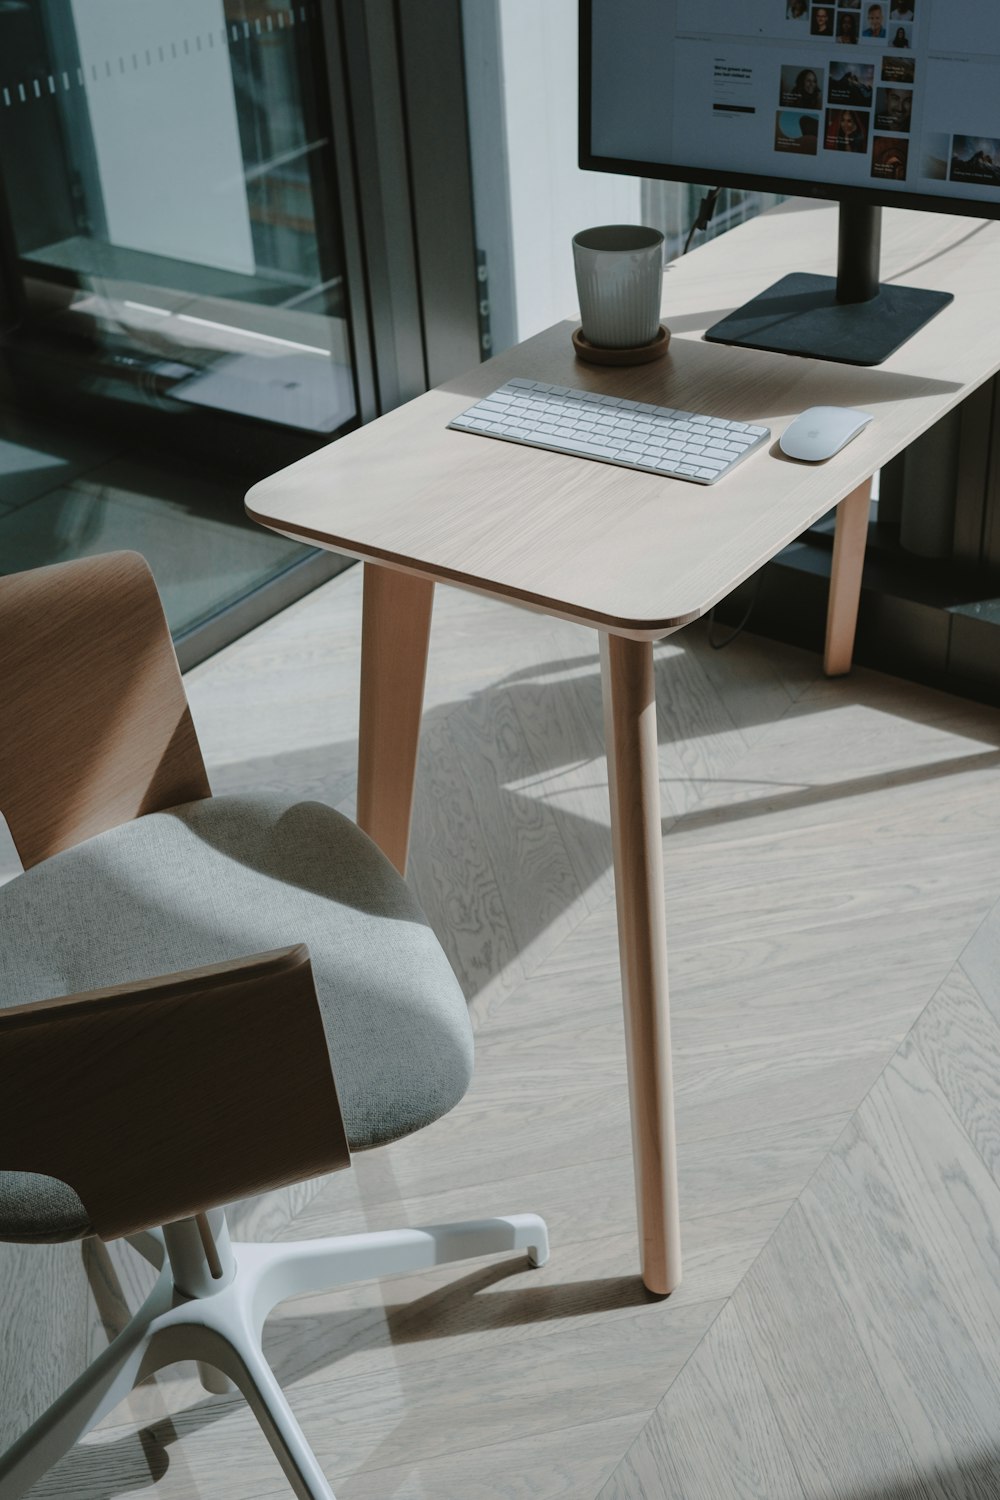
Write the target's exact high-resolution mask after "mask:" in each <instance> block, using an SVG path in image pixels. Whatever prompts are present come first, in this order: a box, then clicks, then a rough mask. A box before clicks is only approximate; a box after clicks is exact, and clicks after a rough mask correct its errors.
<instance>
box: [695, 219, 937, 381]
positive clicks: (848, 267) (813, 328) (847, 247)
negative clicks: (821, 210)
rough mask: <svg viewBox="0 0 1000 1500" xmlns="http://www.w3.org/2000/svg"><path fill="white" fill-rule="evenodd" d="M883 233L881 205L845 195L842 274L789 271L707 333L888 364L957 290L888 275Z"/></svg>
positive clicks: (751, 344)
mask: <svg viewBox="0 0 1000 1500" xmlns="http://www.w3.org/2000/svg"><path fill="white" fill-rule="evenodd" d="M881 240H882V210H881V208H876V207H873V206H872V205H871V204H868V203H860V204H859V203H854V202H843V203H841V205H840V226H839V232H838V238H837V275H836V279H834V277H832V276H813V275H811V274H810V273H808V272H805V271H796V272H794V273H793V274H792V275H791V276H783V277H782V279H781V280H780V281H776V282H775V284H774V286H771V287H768V289H767V291H766V292H761V294H760V296H759V297H754V299H753V301H752V302H747V303H745V304H744V306H743V307H739V308H737V309H736V311H735V312H734V313H730V314H729V316H728V317H727V318H723V319H722V321H721V322H720V323H716V324H714V325H713V326H712V327H711V328H710V329H709V330H708V332H707V333H706V334H705V337H706V338H707V339H710V340H711V341H712V342H713V343H716V344H741V345H742V346H743V347H744V348H747V349H771V350H774V351H775V352H776V353H778V354H805V355H808V356H809V357H810V358H811V359H830V360H837V361H839V362H840V363H841V364H846V365H880V364H881V363H882V361H883V360H885V359H888V358H889V355H890V354H892V353H893V352H894V350H896V349H898V348H899V346H900V344H905V342H906V340H907V339H908V338H910V337H911V336H912V335H913V334H914V333H916V331H917V329H918V328H922V327H923V326H924V324H925V323H927V322H929V321H930V319H931V318H933V317H934V315H935V313H939V312H940V311H941V309H942V307H947V305H948V303H949V302H952V301H953V300H954V298H953V297H952V294H951V293H950V292H925V291H921V290H919V289H918V288H916V287H909V286H893V285H892V284H891V283H890V282H881V283H880V282H879V279H878V268H879V252H880V249H881Z"/></svg>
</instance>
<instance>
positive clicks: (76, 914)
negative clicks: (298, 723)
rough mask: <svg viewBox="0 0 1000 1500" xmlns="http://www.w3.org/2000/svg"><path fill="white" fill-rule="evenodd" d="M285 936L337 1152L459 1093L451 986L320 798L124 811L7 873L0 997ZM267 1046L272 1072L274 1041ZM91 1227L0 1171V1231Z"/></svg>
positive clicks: (462, 1059)
mask: <svg viewBox="0 0 1000 1500" xmlns="http://www.w3.org/2000/svg"><path fill="white" fill-rule="evenodd" d="M292 943H305V944H307V946H308V948H309V951H310V954H311V956H312V964H313V972H314V975H315V979H316V988H317V992H318V994H319V999H320V1005H321V1008H322V1011H323V1017H324V1022H325V1025H326V1033H327V1041H328V1044H329V1047H330V1056H331V1060H332V1063H333V1071H334V1077H335V1078H336V1081H337V1089H338V1092H339V1095H340V1100H341V1105H342V1108H343V1113H344V1119H345V1122H346V1126H347V1135H348V1139H349V1141H350V1143H351V1146H352V1148H353V1149H355V1150H364V1149H365V1148H367V1147H370V1146H378V1145H382V1144H384V1143H385V1142H387V1141H392V1140H397V1139H398V1138H399V1137H401V1136H405V1135H409V1134H410V1133H411V1132H412V1131H415V1130H419V1129H420V1128H421V1127H422V1126H424V1125H429V1124H430V1123H431V1122H432V1121H433V1120H436V1119H437V1118H438V1117H439V1116H440V1115H443V1114H444V1113H445V1112H446V1111H447V1110H449V1109H451V1108H452V1106H453V1105H455V1104H457V1103H458V1101H459V1099H461V1097H462V1095H463V1094H464V1093H465V1090H466V1089H467V1087H468V1085H469V1080H470V1078H471V1075H472V1030H471V1026H470V1024H469V1018H468V1012H467V1009H466V1005H465V1000H464V997H463V995H462V992H461V990H460V988H459V985H458V981H457V980H456V978H455V975H454V973H453V972H452V970H451V967H450V966H449V964H448V961H447V959H446V958H445V956H444V953H443V952H442V950H441V948H440V946H439V944H438V942H437V939H436V938H435V936H434V934H433V933H432V932H431V930H430V928H429V926H428V925H427V921H426V918H425V917H424V916H423V913H422V912H421V911H420V908H419V907H418V905H417V903H416V901H415V900H414V898H413V896H412V895H411V894H410V892H409V890H408V889H407V887H406V885H405V883H404V882H403V881H402V880H401V879H400V877H399V875H398V874H397V873H396V871H395V870H394V869H393V868H392V866H391V865H390V864H389V862H388V861H387V860H386V859H385V858H384V856H383V855H382V854H381V852H380V851H379V850H378V849H377V848H376V847H375V845H374V844H373V843H372V842H371V841H370V840H369V839H368V838H366V837H365V835H364V834H363V833H361V832H360V831H359V829H358V828H357V827H356V826H355V825H354V824H353V823H352V822H350V821H349V820H348V819H347V818H344V817H342V816H341V815H340V814H339V813H337V812H334V811H333V809H332V808H329V807H326V806H324V805H323V804H321V803H318V802H299V803H291V802H290V801H289V800H288V799H287V798H283V797H280V796H273V795H257V796H228V797H210V798H207V799H206V800H204V801H201V802H191V803H187V804H185V805H183V806H181V807H175V808H172V809H170V811H168V812H162V813H152V814H150V815H149V816H147V817H144V818H138V819H136V820H135V821H134V822H131V823H126V824H124V825H123V826H121V827H120V828H115V829H112V830H110V831H109V832H108V833H104V834H101V835H100V836H99V837H97V838H94V839H89V840H88V841H87V842H86V843H84V844H80V845H78V846H77V847H76V848H73V849H68V850H66V851H65V852H64V853H62V854H58V855H56V856H55V857H54V858H52V859H49V860H46V861H45V862H44V863H42V864H40V865H36V866H35V867H34V868H33V869H31V870H28V871H26V872H25V873H24V874H23V875H19V876H18V877H17V878H16V879H15V880H13V881H11V882H10V883H9V884H7V885H6V886H4V887H2V888H0V1005H22V1004H25V1003H27V1002H29V1001H33V1000H46V999H49V998H51V997H53V996H56V995H66V994H73V993H75V992H77V991H80V990H90V989H98V988H100V987H102V986H104V985H111V984H123V983H126V982H128V981H130V980H138V979H146V978H150V977H153V976H155V975H157V974H166V973H172V972H174V971H176V970H180V969H189V968H196V967H198V966H200V965H202V964H213V963H221V962H223V961H224V960H226V959H233V958H242V957H246V956H247V955H249V954H253V953H262V952H265V951H267V950H269V949H272V948H281V947H285V946H287V945H289V944H292ZM192 1045H197V1043H196V1040H195V1039H192ZM274 1056H275V1065H276V1066H280V1062H281V1038H280V1036H276V1037H275V1039H274ZM0 1087H2V1080H0ZM39 1107H40V1108H44V1100H40V1101H39ZM122 1129H123V1130H127V1129H128V1121H127V1120H123V1121H122ZM6 1165H7V1164H6V1163H4V1161H3V1142H2V1141H0V1167H4V1166H6ZM89 1232H90V1225H89V1222H88V1220H87V1215H86V1211H85V1209H84V1207H83V1205H82V1203H81V1202H80V1200H79V1199H78V1198H77V1196H76V1194H75V1193H74V1192H72V1190H71V1189H70V1188H68V1187H67V1186H66V1185H65V1184H63V1183H59V1182H56V1181H55V1180H54V1179H52V1178H47V1177H40V1176H38V1175H36V1174H31V1173H21V1172H13V1171H5V1170H0V1238H3V1239H17V1240H61V1239H74V1238H79V1237H80V1236H82V1235H85V1234H87V1233H89Z"/></svg>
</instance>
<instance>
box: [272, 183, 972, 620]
mask: <svg viewBox="0 0 1000 1500" xmlns="http://www.w3.org/2000/svg"><path fill="white" fill-rule="evenodd" d="M883 218H884V225H883V240H882V278H883V280H890V279H891V280H893V281H896V282H898V283H900V284H902V285H912V286H922V287H928V288H935V289H940V290H942V291H951V292H954V293H955V301H954V302H953V303H952V304H951V305H950V306H949V307H947V308H945V309H944V311H943V312H941V313H940V314H939V315H938V316H937V317H936V318H934V319H933V321H932V322H930V323H929V324H927V325H926V327H925V328H923V329H922V330H921V331H920V332H919V333H917V334H916V335H915V337H914V338H912V339H911V340H910V341H909V342H908V343H906V344H904V345H903V347H902V348H901V349H899V350H898V351H897V352H896V353H895V354H894V355H893V356H892V358H891V359H889V360H887V361H886V363H885V364H884V365H880V366H878V368H876V369H858V368H855V367H852V366H849V365H837V364H829V363H825V362H821V361H818V360H810V359H802V358H798V357H795V356H789V355H782V354H769V353H765V352H762V351H760V350H752V349H735V348H729V347H727V346H724V345H720V344H708V343H705V342H704V341H703V340H702V338H701V334H702V333H703V332H704V330H705V329H706V328H708V327H710V326H711V324H712V323H714V322H716V321H717V320H718V319H719V318H720V317H722V316H723V314H724V313H726V312H727V311H729V310H731V309H732V308H735V307H738V306H740V305H741V304H742V303H743V302H745V301H747V300H748V299H749V298H750V297H752V296H754V295H755V294H756V293H757V292H759V291H762V290H763V289H764V288H765V287H766V286H769V285H770V284H771V283H772V282H773V281H775V280H777V279H778V277H780V276H782V275H784V274H785V273H786V272H788V271H792V270H814V271H820V272H823V271H826V272H829V273H832V272H833V271H834V270H835V262H836V243H837V213H836V207H835V205H833V204H825V203H824V204H812V203H809V202H807V201H806V200H794V201H792V202H791V203H788V204H784V205H782V206H781V207H780V208H779V209H777V210H775V211H774V212H772V213H770V214H767V215H765V216H763V217H762V218H759V219H756V220H754V221H753V222H752V223H750V224H746V225H743V226H741V227H740V228H739V229H737V230H734V231H732V232H731V233H730V234H727V235H725V236H722V237H721V238H720V239H718V240H715V241H712V242H711V243H710V244H708V245H706V246H704V247H703V248H702V249H700V250H699V251H697V252H696V253H695V254H692V255H690V256H688V257H687V258H686V259H684V260H681V261H675V262H674V263H673V264H672V265H671V266H670V267H669V268H668V270H667V272H666V274H665V276H664V296H663V318H664V321H665V322H666V323H667V324H668V326H669V327H670V329H671V332H672V341H671V345H670V350H669V353H668V354H667V356H666V358H665V359H662V360H659V361H657V362H656V363H654V364H649V365H641V366H633V367H631V368H626V369H612V368H606V367H602V366H594V365H587V364H584V363H582V362H581V361H579V360H578V359H576V357H575V355H574V352H573V348H572V345H571V343H570V334H571V332H572V329H573V328H574V326H576V324H575V322H574V320H568V321H566V322H563V323H557V324H556V325H555V326H554V327H553V328H550V329H547V330H546V331H545V332H544V333H541V334H538V335H537V336H536V337H535V338H532V339H528V340H527V341H526V342H525V343H523V344H519V345H518V346H517V347H516V348H514V349H510V350H508V351H507V352H506V353H504V354H501V355H499V356H498V357H497V358H495V359H491V360H489V361H488V362H486V363H485V364H482V365H477V366H476V367H475V368H474V369H472V370H469V371H467V372H466V373H465V374H464V375H461V376H459V377H457V378H456V379H454V380H450V381H448V382H447V383H446V384H445V385H443V386H439V387H438V388H437V389H436V390H433V391H429V392H427V394H426V395H423V396H419V397H417V399H416V400H413V401H410V402H408V403H407V404H406V405H405V406H402V407H399V408H397V409H396V410H395V411H392V412H389V413H388V414H387V415H386V416H384V417H380V418H378V420H377V421H374V422H371V423H369V424H368V425H367V426H366V427H362V428H359V429H358V430H357V431H356V432H352V433H350V434H348V435H347V436H346V437H343V438H340V439H339V440H338V441H337V442H335V443H331V444H330V445H329V446H328V447H326V448H322V449H319V450H318V451H317V452H315V453H312V454H310V455H309V456H308V457H307V458H304V459H301V460H300V461H299V462H298V463H295V464H292V465H291V466H290V467H289V468H287V469H283V470H282V471H281V472H280V473H277V474H274V475H272V476H271V477H270V478H268V479H265V480H262V481H261V482H260V483H259V484H257V485H255V486H254V488H253V489H252V490H251V491H250V493H249V495H248V496H247V509H248V512H249V514H250V515H251V516H252V517H253V518H254V519H255V520H258V521H260V522H261V523H262V524H263V525H265V526H269V527H271V528H273V529H275V530H277V531H280V532H283V533H284V534H285V535H288V536H293V537H296V538H300V539H302V540H304V541H312V542H314V543H318V544H320V545H322V546H324V547H328V548H331V549H333V550H335V551H338V552H345V553H347V554H348V555H350V556H353V557H359V558H364V559H370V560H373V561H376V562H383V563H387V564H389V565H390V566H395V567H400V568H403V569H405V570H406V571H408V572H417V573H421V574H425V575H430V576H431V577H433V578H436V579H439V580H442V581H446V582H453V583H458V584H460V585H464V586H466V587H473V588H477V589H482V590H484V591H486V592H488V593H491V594H495V595H500V596H503V597H507V598H509V599H511V600H512V601H513V602H520V603H523V604H527V605H529V606H532V607H535V608H539V609H542V610H544V611H546V612H548V613H552V614H558V615H560V616H562V617H564V618H568V619H574V620H580V621H583V622H585V623H588V624H592V625H597V626H598V627H601V628H605V629H609V630H611V631H613V632H614V633H616V634H623V635H629V636H632V637H635V638H637V639H655V638H656V637H657V636H662V635H665V634H668V633H669V632H670V631H671V630H673V629H676V628H677V627H678V626H679V625H683V624H686V623H687V622H688V621H689V620H692V619H696V618H697V617H698V616H699V615H701V614H704V613H705V612H706V611H707V610H708V609H710V608H711V606H712V605H713V604H715V603H716V602H717V601H718V600H719V599H721V598H722V597H723V596H724V595H726V594H727V593H729V592H730V591H731V590H732V589H733V588H735V587H736V585H737V584H738V583H740V582H742V580H743V579H744V578H746V577H748V576H749V575H750V574H751V573H753V572H755V571H756V569H757V568H759V567H760V566H762V564H763V563H765V562H766V561H767V560H768V559H769V558H771V557H773V556H774V555H775V553H776V552H778V551H779V550H780V549H781V548H782V547H783V546H785V545H786V544H787V543H788V542H790V541H792V540H793V539H794V538H795V537H796V536H799V535H800V534H801V533H802V532H803V531H804V530H805V529H806V528H807V527H808V526H810V525H811V524H812V523H813V522H814V521H815V520H817V519H818V518H819V517H820V516H822V515H823V514H825V513H826V512H827V511H828V510H830V509H831V507H832V506H833V505H835V504H836V503H837V502H838V501H840V500H842V499H843V498H844V497H845V496H846V495H848V494H849V493H850V492H851V491H852V490H853V489H855V488H856V487H857V486H858V485H859V484H861V483H862V482H863V481H864V480H865V479H867V478H868V477H869V476H870V475H871V474H872V473H874V471H875V470H876V469H878V468H880V467H881V466H882V465H883V464H885V463H887V462H888V460H889V459H890V458H892V457H894V456H895V454H897V453H898V452H900V450H901V449H903V448H904V447H906V446H907V444H908V443H910V442H912V441H913V439H914V438H915V437H917V436H918V435H919V434H920V433H921V432H923V431H924V430H925V429H926V428H928V427H930V426H931V425H932V424H933V423H934V422H935V421H937V419H938V418H939V417H941V416H943V415H944V413H945V412H946V411H948V410H949V409H950V408H951V407H952V406H954V405H955V404H956V403H957V402H958V401H960V400H961V399H962V398H963V397H964V396H966V395H968V394H969V392H970V391H971V390H973V389H975V387H976V386H978V385H980V384H981V383H982V382H983V381H985V380H987V379H988V378H989V377H990V376H991V375H993V374H995V373H996V371H997V370H998V369H1000V332H998V330H1000V275H998V274H997V271H998V253H1000V222H989V221H982V220H978V219H961V218H950V217H948V216H946V215H943V214H942V215H938V214H924V213H916V212H912V211H905V210H898V209H888V210H885V212H884V215H883ZM568 253H569V251H568V248H567V254H568ZM514 376H524V377H526V378H527V379H534V380H545V381H550V382H551V383H553V384H556V385H567V386H575V387H578V388H580V389H583V390H603V391H608V392H609V393H611V394H613V395H620V396H626V397H628V398H630V399H633V400H638V401H650V402H656V403H658V404H661V405H664V406H672V407H678V408H683V409H686V410H688V411H699V412H705V413H707V414H709V415H711V416H720V417H731V418H737V419H741V420H745V421H748V422H755V423H762V424H764V425H766V426H768V427H770V429H771V443H770V445H766V446H765V447H764V448H762V449H760V450H759V451H758V452H757V453H755V454H753V455H751V457H750V458H749V459H747V460H745V461H744V462H743V463H742V464H741V465H740V466H739V467H738V468H737V469H735V470H734V471H733V472H732V473H731V474H730V475H728V476H727V477H726V478H725V479H723V480H721V481H720V482H719V483H718V484H716V485H713V486H710V487H705V486H702V485H696V484H690V483H686V482H684V481H681V480H673V479H666V478H662V477H660V476H657V475H651V474H642V473H638V472H636V471H633V470H627V469H621V468H617V467H614V466H612V465H609V464H602V463H594V462H592V461H590V460H587V459H580V458H571V457H567V456H565V455H562V454H557V453H548V452H545V451H543V450H541V449H537V448H526V447H521V446H519V445H518V444H515V443H501V442H496V441H493V440H492V439H489V438H484V437H479V436H476V435H473V434H470V433H462V432H453V431H449V430H447V423H448V422H449V421H450V420H451V418H452V417H453V416H455V415H456V414H457V413H458V412H461V411H464V410H465V408H466V407H467V406H470V405H471V404H472V403H473V402H474V401H476V400H478V399H479V398H480V397H481V396H484V395H485V394H487V392H489V391H492V390H495V389H496V387H497V386H499V385H502V384H503V382H504V381H506V380H509V379H511V378H512V377H514ZM809 406H859V407H862V408H863V409H865V410H866V411H870V412H873V413H874V416H875V420H874V421H873V422H871V423H870V424H869V425H868V427H867V428H866V429H865V431H864V432H863V433H862V434H861V436H860V437H858V438H857V439H855V441H854V442H852V443H850V444H849V445H848V446H847V447H846V448H844V449H843V450H842V451H841V452H840V453H839V454H837V455H836V457H834V458H832V459H831V460H830V461H829V462H827V463H824V464H818V465H805V464H799V463H795V462H794V461H792V460H790V459H787V458H785V457H784V456H783V455H782V454H780V453H779V451H778V449H777V439H778V437H779V436H780V434H781V432H782V431H783V430H784V428H785V427H786V426H787V425H788V423H789V422H790V421H791V420H792V418H793V417H795V416H796V415H798V413H799V412H801V411H802V410H804V409H805V408H806V407H809Z"/></svg>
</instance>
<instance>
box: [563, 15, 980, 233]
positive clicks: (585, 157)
mask: <svg viewBox="0 0 1000 1500" xmlns="http://www.w3.org/2000/svg"><path fill="white" fill-rule="evenodd" d="M592 18H593V0H579V31H580V36H579V89H580V97H579V111H578V114H579V140H578V147H579V153H578V160H579V166H580V169H581V171H584V172H613V173H617V174H618V175H619V176H621V177H647V178H652V179H654V180H655V181H657V182H690V183H693V184H695V185H696V186H709V185H710V186H712V187H726V188H746V189H748V190H749V191H750V192H757V193H781V194H783V195H786V196H787V197H790V198H819V199H826V200H831V201H833V202H835V203H843V202H854V203H868V204H871V205H872V207H879V208H916V209H923V210H925V211H929V212H931V213H940V214H958V215H961V216H962V217H964V218H969V219H1000V200H998V201H997V202H996V203H987V202H984V201H981V200H979V199H978V198H951V197H945V196H944V195H939V194H936V193H914V192H909V191H907V190H905V189H904V190H901V191H896V192H891V193H890V192H886V191H885V189H881V190H880V189H879V188H878V187H877V186H875V185H874V184H872V186H870V187H869V186H867V185H866V186H865V187H856V186H854V185H847V184H845V183H841V182H805V181H803V180H802V178H800V177H777V176H773V177H772V176H771V175H769V174H768V175H765V174H764V173H757V172H753V173H750V172H726V171H722V170H713V169H712V168H709V167H682V166H674V165H672V164H664V163H662V162H650V161H631V160H626V159H625V158H624V157H618V156H595V155H594V154H593V152H592V151H591V144H592V136H591V131H592V125H593V119H592V110H591V104H592V97H591V96H592V89H591V84H592V80H593V25H592Z"/></svg>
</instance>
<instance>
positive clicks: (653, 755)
mask: <svg viewBox="0 0 1000 1500" xmlns="http://www.w3.org/2000/svg"><path fill="white" fill-rule="evenodd" d="M601 680H602V684H603V689H604V721H605V736H606V742H607V753H608V784H609V788H610V793H611V829H612V837H613V840H614V854H615V899H616V902H617V906H618V947H619V953H620V956H621V974H622V1000H623V1004H624V1009H625V1045H626V1052H627V1058H628V1081H629V1097H630V1102H631V1107H632V1156H633V1163H634V1168H635V1187H636V1210H637V1215H638V1221H639V1246H640V1257H641V1267H642V1279H643V1281H644V1282H645V1284H646V1286H647V1287H648V1288H649V1290H650V1291H651V1292H658V1293H660V1294H661V1295H663V1294H666V1293H668V1292H672V1291H673V1290H674V1288H675V1287H676V1286H677V1285H678V1283H679V1282H680V1279H681V1242H680V1222H679V1218H678V1207H677V1147H676V1138H675V1131H674V1096H673V1075H672V1071H671V1062H670V1006H669V1000H668V995H667V931H666V922H665V917H664V892H663V844H662V831H661V825H660V783H659V765H658V760H657V751H656V696H655V689H654V685H653V647H652V645H651V643H650V642H648V641H629V640H625V639H623V638H622V637H621V636H613V635H612V636H608V635H605V634H603V633H602V634H601Z"/></svg>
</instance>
